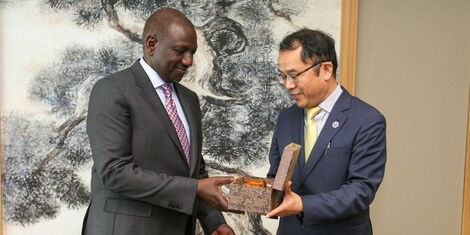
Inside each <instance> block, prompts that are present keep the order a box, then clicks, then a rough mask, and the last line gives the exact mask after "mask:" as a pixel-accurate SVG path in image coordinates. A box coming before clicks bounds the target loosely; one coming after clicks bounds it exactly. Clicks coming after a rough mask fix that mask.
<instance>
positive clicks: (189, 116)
mask: <svg viewBox="0 0 470 235" xmlns="http://www.w3.org/2000/svg"><path fill="white" fill-rule="evenodd" d="M174 87H175V91H176V94H177V95H178V99H179V100H180V104H181V106H182V108H183V112H184V115H185V116H186V120H187V121H188V125H189V134H190V148H191V151H190V159H189V161H190V172H189V175H190V176H191V175H192V174H193V172H194V169H195V168H196V163H197V161H198V156H197V153H198V152H199V150H198V149H197V148H198V137H197V136H198V133H197V128H196V127H197V125H196V118H195V117H194V114H195V113H196V112H195V111H194V110H192V107H191V105H190V104H191V100H190V99H189V94H187V92H185V90H184V89H182V88H181V85H180V84H178V83H175V84H174Z"/></svg>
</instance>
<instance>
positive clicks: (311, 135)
mask: <svg viewBox="0 0 470 235" xmlns="http://www.w3.org/2000/svg"><path fill="white" fill-rule="evenodd" d="M320 111H321V108H320V107H318V106H316V107H313V108H310V109H307V128H306V130H305V137H304V142H305V162H307V160H308V157H309V156H310V153H311V152H312V149H313V146H314V145H315V142H316V141H317V124H316V123H315V119H313V118H314V117H315V116H316V115H317V114H318V113H320Z"/></svg>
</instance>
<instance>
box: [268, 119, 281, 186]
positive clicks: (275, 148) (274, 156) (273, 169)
mask: <svg viewBox="0 0 470 235" xmlns="http://www.w3.org/2000/svg"><path fill="white" fill-rule="evenodd" d="M279 125H280V116H279V117H278V119H277V122H276V128H275V129H274V133H273V138H272V140H271V149H270V150H269V166H270V167H269V171H268V174H267V177H268V178H274V177H276V173H277V168H278V167H279V162H280V161H281V152H280V150H279V144H278V142H277V135H278V129H279Z"/></svg>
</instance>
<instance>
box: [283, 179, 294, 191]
mask: <svg viewBox="0 0 470 235" xmlns="http://www.w3.org/2000/svg"><path fill="white" fill-rule="evenodd" d="M291 186H292V181H290V180H289V181H288V182H287V184H286V187H285V189H284V191H285V194H291V193H292V189H291Z"/></svg>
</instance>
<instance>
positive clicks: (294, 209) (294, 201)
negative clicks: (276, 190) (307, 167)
mask: <svg viewBox="0 0 470 235" xmlns="http://www.w3.org/2000/svg"><path fill="white" fill-rule="evenodd" d="M291 186H292V181H289V182H287V185H286V188H285V190H284V199H282V203H281V205H279V206H278V207H276V208H275V209H274V210H272V211H271V212H269V213H268V214H267V215H266V217H275V216H280V217H284V216H288V215H296V214H299V213H300V212H302V211H303V209H304V205H303V203H302V199H301V198H300V196H299V195H297V194H296V193H294V192H292V190H291Z"/></svg>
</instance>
